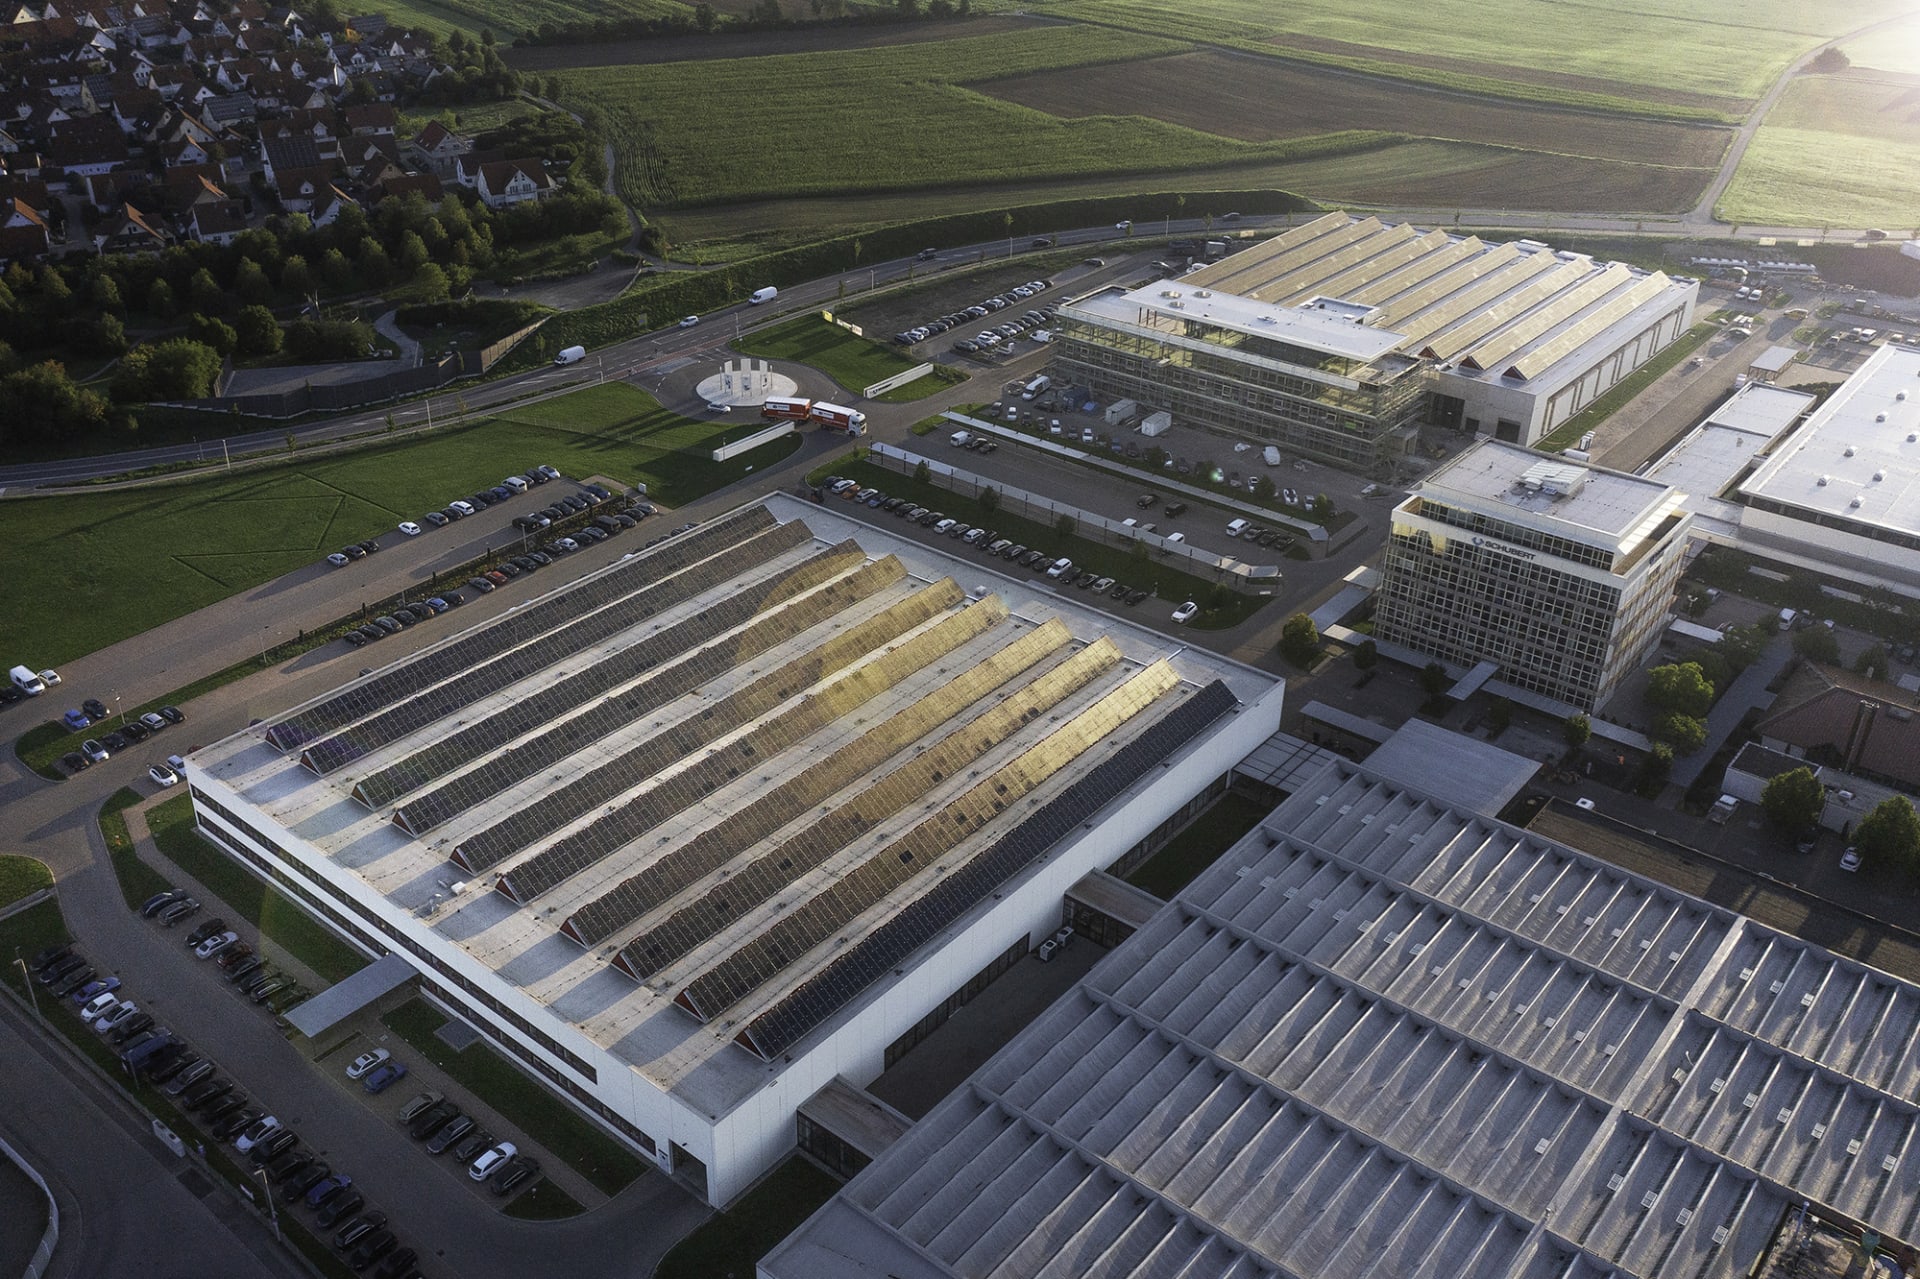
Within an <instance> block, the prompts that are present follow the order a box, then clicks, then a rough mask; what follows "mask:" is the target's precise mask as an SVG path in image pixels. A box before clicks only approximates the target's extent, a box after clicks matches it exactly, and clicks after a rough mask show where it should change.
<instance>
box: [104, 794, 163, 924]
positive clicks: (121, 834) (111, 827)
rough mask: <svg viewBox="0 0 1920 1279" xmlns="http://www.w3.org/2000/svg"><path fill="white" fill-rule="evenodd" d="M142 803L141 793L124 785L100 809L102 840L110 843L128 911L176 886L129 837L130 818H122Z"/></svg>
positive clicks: (109, 850) (114, 869)
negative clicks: (145, 859) (149, 862)
mask: <svg viewBox="0 0 1920 1279" xmlns="http://www.w3.org/2000/svg"><path fill="white" fill-rule="evenodd" d="M139 802H140V792H139V791H136V790H134V789H133V788H132V787H131V786H122V787H121V788H120V789H119V790H117V791H115V792H114V793H113V794H111V795H109V796H107V802H106V803H104V804H102V805H101V806H100V837H101V838H102V839H104V840H106V841H107V856H108V857H109V858H111V859H112V861H113V877H114V878H115V879H116V880H118V881H120V896H121V897H122V898H124V899H125V900H126V903H127V909H129V910H137V909H138V908H139V907H140V905H141V904H142V903H144V902H145V901H146V900H147V899H148V898H149V897H152V896H153V895H154V894H155V893H164V892H165V891H167V890H168V889H169V888H172V887H173V885H172V884H171V883H169V882H168V881H167V877H166V876H165V875H162V874H161V873H160V872H159V871H157V870H155V869H154V868H153V867H151V866H149V865H147V863H145V862H143V861H141V860H140V856H139V854H137V853H135V852H134V851H133V838H132V836H130V835H128V834H127V819H126V818H125V817H124V816H123V815H122V814H124V813H125V811H126V810H127V809H129V808H132V807H133V806H134V805H135V804H137V803H139Z"/></svg>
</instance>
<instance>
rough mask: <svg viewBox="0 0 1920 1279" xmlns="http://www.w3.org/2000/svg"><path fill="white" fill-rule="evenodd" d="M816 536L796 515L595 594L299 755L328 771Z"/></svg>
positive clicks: (569, 594) (569, 595)
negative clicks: (545, 627) (641, 586)
mask: <svg viewBox="0 0 1920 1279" xmlns="http://www.w3.org/2000/svg"><path fill="white" fill-rule="evenodd" d="M811 540H812V534H811V533H809V532H808V531H807V528H806V526H805V525H804V524H801V523H800V522H799V521H797V520H796V521H795V522H793V523H791V524H783V525H781V526H780V527H778V528H776V529H773V530H771V531H769V532H768V533H767V534H766V535H765V536H764V537H759V538H755V539H753V540H752V541H751V542H748V543H746V544H745V545H742V546H736V547H732V548H730V549H729V550H727V551H725V552H724V553H722V554H721V555H719V556H716V557H715V558H713V559H711V560H706V561H703V562H700V563H696V564H694V565H691V566H688V567H686V568H685V569H684V571H681V572H676V573H675V574H673V576H671V577H668V578H666V579H664V580H662V581H660V582H658V583H657V584H655V585H654V586H652V587H651V588H649V589H647V590H643V591H636V592H634V593H633V594H630V595H628V596H626V597H625V598H615V599H612V600H604V599H602V600H599V601H596V603H601V602H604V603H605V605H606V606H605V607H602V608H596V609H595V610H594V611H593V612H590V613H586V614H585V615H584V616H576V619H575V620H574V621H572V622H570V623H569V624H567V625H565V626H561V627H558V628H556V629H554V630H552V631H549V632H548V633H547V634H545V635H542V636H540V637H538V638H537V639H533V640H530V641H529V642H527V643H525V644H522V645H519V646H518V647H516V648H513V649H512V650H510V651H508V652H506V653H503V654H501V655H500V656H498V657H496V658H494V659H493V660H492V661H489V662H486V663H484V664H482V665H479V666H473V667H469V668H468V669H465V670H462V671H460V672H458V673H456V674H453V675H451V677H448V678H445V680H444V682H436V683H435V684H434V685H433V686H432V687H431V688H426V687H423V688H422V689H420V690H419V691H418V692H417V693H416V694H415V695H413V696H410V697H407V698H405V699H403V700H401V701H399V702H397V703H394V704H392V705H389V706H387V707H386V708H384V709H383V710H381V711H380V712H379V713H378V714H375V715H373V716H371V717H370V718H367V719H363V720H360V721H359V722H357V723H355V724H353V725H352V726H351V727H349V728H347V729H345V730H344V731H342V732H340V733H337V734H335V735H333V736H331V737H327V738H324V739H322V740H320V741H317V742H314V743H312V744H311V745H309V746H308V747H307V749H306V750H305V751H304V752H302V754H301V757H300V762H301V763H303V764H305V765H306V766H307V767H308V768H310V769H312V770H313V771H314V772H316V773H319V774H320V775H321V776H325V775H326V774H328V773H331V772H334V771H335V770H337V769H340V768H343V767H345V766H346V765H348V764H350V763H352V762H353V761H354V760H357V759H360V758H361V757H363V756H365V755H366V754H368V753H369V752H371V751H375V750H378V749H380V747H382V746H385V745H387V744H388V743H390V742H396V741H399V740H400V739H401V738H403V737H405V736H407V735H408V734H410V733H414V732H418V731H419V730H420V729H422V728H425V727H426V726H427V725H429V724H432V723H434V722H435V721H437V720H440V719H444V718H446V717H447V716H449V715H452V714H453V713H454V712H456V711H457V710H459V709H460V708H461V707H463V706H470V705H472V704H473V703H475V702H477V701H480V700H481V699H482V698H485V697H491V696H492V695H493V694H495V693H498V692H500V691H501V690H503V689H506V688H509V687H511V686H512V685H514V684H517V683H519V682H520V681H521V680H523V679H525V678H527V676H529V675H531V674H533V673H534V672H535V671H540V670H544V669H546V668H547V667H549V666H552V665H554V664H555V663H558V662H564V661H566V660H567V659H568V658H570V657H573V656H574V655H575V654H578V653H580V652H583V651H584V650H586V649H589V648H592V647H594V646H595V645H597V644H600V643H602V642H604V641H605V640H608V639H610V638H612V637H613V636H615V635H618V634H620V633H621V632H622V631H625V630H628V629H629V628H631V627H633V626H635V625H637V624H639V623H641V622H644V621H645V620H646V619H648V618H650V617H654V616H656V615H658V614H659V613H660V612H661V611H662V610H664V609H668V608H672V607H673V606H674V605H676V604H682V603H685V602H686V601H687V600H690V599H693V598H695V597H696V596H698V595H700V594H701V593H702V592H703V591H706V590H709V589H711V588H712V587H713V586H715V585H717V584H718V583H720V582H723V581H725V580H726V579H727V578H729V577H731V576H733V575H735V574H737V573H743V572H746V571H748V570H750V569H752V568H754V567H755V566H757V565H759V564H763V563H765V562H766V561H768V560H770V559H772V558H774V557H775V556H777V555H779V554H781V553H782V552H785V551H790V550H793V549H795V548H797V547H800V546H804V545H806V544H807V543H808V542H809V541H811ZM589 588H590V584H589ZM560 598H562V599H575V598H576V597H575V595H574V592H573V591H568V592H566V594H565V595H563V596H561V597H560ZM580 611H581V610H580V609H578V608H576V609H575V610H574V612H575V613H576V614H579V613H580ZM433 657H434V655H433V654H428V655H427V657H426V660H432V658H433Z"/></svg>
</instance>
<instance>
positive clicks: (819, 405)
mask: <svg viewBox="0 0 1920 1279" xmlns="http://www.w3.org/2000/svg"><path fill="white" fill-rule="evenodd" d="M808 416H809V417H811V418H812V419H813V420H814V421H816V422H818V423H820V425H822V426H837V427H839V428H840V429H841V430H843V431H845V432H846V433H847V434H848V435H862V434H865V432H866V429H867V415H866V414H865V413H862V412H860V411H859V410H858V409H850V408H848V407H847V406H846V405H844V404H829V403H827V402H826V401H825V400H815V401H814V402H813V410H812V412H811V413H809V414H808Z"/></svg>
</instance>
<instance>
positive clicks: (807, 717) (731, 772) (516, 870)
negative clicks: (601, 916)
mask: <svg viewBox="0 0 1920 1279" xmlns="http://www.w3.org/2000/svg"><path fill="white" fill-rule="evenodd" d="M1006 618H1007V606H1006V605H1005V604H1004V603H1003V602H1002V601H1001V600H1000V599H999V598H998V597H995V596H989V597H988V598H987V599H985V600H982V601H980V602H979V603H977V604H974V605H971V606H970V607H968V608H966V609H964V610H963V611H961V612H959V613H955V614H953V615H952V616H951V617H948V618H946V619H945V620H943V621H941V622H940V623H938V624H937V625H935V626H932V627H929V628H928V629H927V630H925V631H922V632H921V633H920V634H918V635H916V636H914V637H913V638H912V639H910V640H908V641H907V642H906V643H904V644H901V645H899V646H897V647H895V648H892V649H890V650H888V651H886V652H884V653H881V654H879V655H878V656H877V657H875V658H874V660H872V661H869V662H866V663H863V664H862V665H860V666H858V667H855V668H854V669H852V670H850V671H847V672H846V673H845V674H844V675H843V676H841V677H840V678H838V679H835V680H833V681H832V682H831V683H829V684H827V685H825V686H824V687H822V688H820V689H817V690H815V691H814V692H811V693H809V694H807V695H806V696H805V697H803V698H801V699H800V701H799V702H798V703H797V704H795V705H793V706H791V707H789V708H788V709H787V710H785V711H783V712H781V713H780V714H777V715H774V716H772V717H770V718H768V719H767V720H765V721H764V722H761V723H758V724H754V725H753V727H752V728H751V729H749V730H748V731H747V732H745V733H743V734H741V735H740V737H739V738H738V739H736V740H734V741H732V742H729V743H727V745H726V746H724V747H722V748H721V749H719V750H716V751H714V752H712V753H711V754H708V755H706V756H704V757H703V758H700V759H697V760H695V761H694V762H692V763H691V764H689V765H688V766H687V767H685V768H682V769H681V770H680V771H679V772H677V773H674V774H672V775H671V776H670V777H667V778H666V779H665V780H664V781H662V782H661V783H660V784H659V785H658V786H654V787H652V788H650V789H648V790H646V791H644V792H641V793H640V794H638V795H635V796H634V797H633V798H632V799H629V800H628V801H626V802H625V803H623V804H620V805H618V806H616V807H614V808H612V809H610V810H609V811H607V812H606V813H604V814H602V815H601V816H599V817H597V818H595V819H594V820H592V821H591V822H588V823H587V824H586V825H585V826H581V827H579V828H577V829H575V830H573V831H571V832H569V833H568V834H566V835H565V836H563V837H561V838H560V839H558V840H556V841H555V842H553V843H552V844H549V845H548V846H547V847H545V848H543V849H541V850H540V851H539V852H537V853H535V854H534V855H533V856H532V857H529V858H527V859H526V860H525V861H523V862H520V863H519V864H518V865H516V866H514V867H513V868H512V869H511V870H509V871H508V872H506V874H504V875H502V876H501V878H500V883H499V885H498V887H499V889H500V891H501V892H503V893H505V894H506V895H507V896H509V897H511V898H513V899H514V900H515V901H517V902H523V903H524V902H530V901H532V900H533V899H534V898H536V897H538V896H540V894H542V893H545V892H549V891H551V890H552V889H554V888H556V887H558V886H559V885H560V884H562V883H563V882H565V881H566V880H568V879H570V878H572V877H573V876H574V875H576V874H578V873H579V872H581V871H582V870H585V869H586V868H587V867H589V866H593V865H597V864H598V863H600V862H602V861H604V860H606V859H607V858H608V857H611V856H613V854H614V853H615V852H617V851H618V850H619V849H621V848H622V847H624V846H626V845H627V844H630V843H632V842H633V841H634V840H636V839H639V838H640V837H641V836H642V835H644V834H646V833H647V832H648V831H650V830H652V829H653V828H654V827H656V826H658V825H659V824H660V823H661V822H664V821H666V820H667V819H668V818H670V817H672V816H673V815H675V814H676V813H680V812H684V811H685V810H687V809H688V808H691V807H693V806H694V805H695V804H698V803H699V802H701V801H702V800H704V799H705V798H707V796H709V795H711V794H713V793H714V792H715V791H717V790H719V789H720V788H721V787H723V786H725V785H727V784H728V783H729V782H731V781H733V780H734V779H735V778H736V777H738V776H739V775H740V774H741V772H743V771H745V770H750V769H753V768H755V767H759V766H761V765H762V764H763V763H764V762H765V761H767V760H770V759H773V758H774V757H775V756H777V755H779V754H780V753H781V752H782V751H786V750H790V749H792V748H793V747H794V746H797V745H799V744H800V743H801V742H803V741H805V740H806V739H807V738H809V737H811V736H813V735H814V734H815V733H817V732H819V731H820V730H821V729H823V728H825V727H826V726H827V725H828V724H831V723H833V721H835V720H836V719H839V718H840V717H841V716H843V715H848V714H851V713H852V712H854V711H855V710H857V709H859V708H860V707H861V706H864V705H865V704H866V703H868V702H870V701H872V700H873V699H874V698H876V697H878V696H880V695H881V694H882V693H885V692H886V691H887V690H888V689H890V688H892V687H893V686H894V685H895V684H897V683H899V682H900V681H901V680H903V679H905V678H906V677H907V676H909V675H911V674H913V673H914V672H915V671H918V670H921V669H924V668H925V667H928V666H931V665H933V664H934V663H935V662H938V661H940V660H941V659H942V658H944V657H946V656H948V655H949V654H951V653H952V652H953V651H954V650H955V649H957V648H959V647H960V646H961V645H963V644H965V643H966V642H967V641H969V640H971V639H974V638H976V637H977V636H979V635H981V634H983V633H984V632H986V631H988V630H991V629H992V628H993V627H995V626H998V625H999V624H1000V623H1002V622H1004V621H1005V620H1006ZM737 696H739V694H736V697H737ZM715 718H716V719H718V718H722V716H716V717H715ZM748 722H751V721H750V720H749V721H748Z"/></svg>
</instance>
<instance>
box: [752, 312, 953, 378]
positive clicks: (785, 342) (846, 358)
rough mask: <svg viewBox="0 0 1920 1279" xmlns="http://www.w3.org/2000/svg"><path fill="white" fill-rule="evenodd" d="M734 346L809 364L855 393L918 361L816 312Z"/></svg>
mask: <svg viewBox="0 0 1920 1279" xmlns="http://www.w3.org/2000/svg"><path fill="white" fill-rule="evenodd" d="M734 346H735V347H736V348H737V349H738V350H740V351H741V352H743V353H744V354H747V355H760V356H765V357H766V358H767V359H770V360H793V361H795V362H797V363H800V364H807V365H811V366H812V367H814V368H816V369H819V370H820V371H821V372H822V373H824V374H826V375H827V376H828V377H830V378H832V379H833V380H834V381H836V382H838V383H839V384H840V385H841V386H844V387H846V388H847V389H848V390H849V391H853V392H855V393H858V392H860V391H862V390H864V389H866V388H867V387H869V386H872V385H873V384H874V383H875V382H879V381H881V380H883V379H885V378H890V377H892V376H893V375H894V374H896V373H904V372H906V371H907V370H908V369H910V368H912V367H913V366H914V365H915V364H916V363H918V361H915V360H909V359H907V358H905V357H904V356H901V355H898V354H896V353H895V352H894V351H893V349H892V348H891V347H886V346H882V345H881V344H880V343H878V342H874V341H872V340H870V339H868V338H863V337H860V336H858V335H856V334H853V333H849V332H848V331H847V330H846V329H844V328H842V327H840V326H839V325H838V324H835V323H833V322H832V321H831V320H826V319H822V318H821V317H820V316H819V315H817V314H807V315H802V316H798V317H796V318H794V319H791V320H788V321H786V322H785V323H784V324H776V325H774V326H773V327H772V328H770V329H762V330H761V331H760V332H758V333H754V334H752V335H750V336H748V337H745V338H742V339H741V340H740V341H738V342H736V343H734ZM937 385H938V383H934V384H932V386H937ZM929 389H932V387H931V386H930V388H929Z"/></svg>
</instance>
